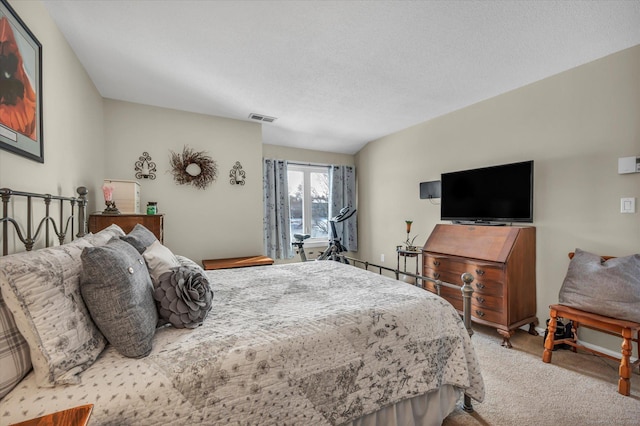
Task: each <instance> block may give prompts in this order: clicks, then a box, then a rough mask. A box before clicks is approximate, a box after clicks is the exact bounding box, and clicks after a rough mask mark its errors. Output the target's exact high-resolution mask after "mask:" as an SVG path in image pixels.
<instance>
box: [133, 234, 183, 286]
mask: <svg viewBox="0 0 640 426" xmlns="http://www.w3.org/2000/svg"><path fill="white" fill-rule="evenodd" d="M142 257H144V260H145V261H146V262H147V267H148V268H149V275H151V279H152V280H153V282H154V283H156V282H158V278H160V275H162V274H164V273H165V272H169V271H170V270H171V268H175V267H177V266H180V262H179V261H178V259H177V258H176V256H175V255H174V254H173V253H172V252H171V250H169V249H168V248H167V247H165V246H163V245H162V243H160V241H158V240H156V241H154V242H153V243H152V244H151V245H150V246H149V247H147V249H146V250H145V251H144V252H143V253H142Z"/></svg>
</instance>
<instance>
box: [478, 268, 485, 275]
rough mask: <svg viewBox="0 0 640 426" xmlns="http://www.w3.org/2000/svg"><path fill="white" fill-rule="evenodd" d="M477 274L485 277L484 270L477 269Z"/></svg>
mask: <svg viewBox="0 0 640 426" xmlns="http://www.w3.org/2000/svg"><path fill="white" fill-rule="evenodd" d="M476 274H478V275H484V271H483V270H482V269H476Z"/></svg>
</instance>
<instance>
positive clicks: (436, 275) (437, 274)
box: [433, 272, 440, 280]
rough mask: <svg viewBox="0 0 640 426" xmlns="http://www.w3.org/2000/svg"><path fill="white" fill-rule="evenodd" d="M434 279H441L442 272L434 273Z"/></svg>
mask: <svg viewBox="0 0 640 426" xmlns="http://www.w3.org/2000/svg"><path fill="white" fill-rule="evenodd" d="M433 278H434V279H436V280H438V279H440V272H434V273H433Z"/></svg>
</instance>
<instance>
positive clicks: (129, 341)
mask: <svg viewBox="0 0 640 426" xmlns="http://www.w3.org/2000/svg"><path fill="white" fill-rule="evenodd" d="M81 259H82V273H81V275H80V291H81V293H82V297H83V299H84V302H85V304H86V305H87V308H88V309H89V313H90V314H91V317H92V318H93V320H94V322H95V323H96V325H97V326H98V328H99V329H100V331H101V332H102V334H103V335H104V336H105V337H106V338H107V340H108V341H109V343H111V344H112V345H113V346H114V347H115V348H116V349H117V350H118V352H120V353H121V354H122V355H124V356H126V357H130V358H140V357H144V356H147V355H149V353H150V352H151V349H152V343H153V336H154V333H155V330H156V323H157V322H158V312H157V310H156V306H155V301H154V300H153V284H152V283H151V278H150V277H149V271H148V270H147V266H146V264H145V262H144V259H143V258H142V256H141V255H140V253H138V252H137V251H136V249H135V248H133V247H132V246H131V245H130V244H128V243H126V242H124V241H122V240H119V239H117V238H114V239H113V240H111V241H109V242H108V243H107V244H106V245H104V246H100V247H87V248H86V249H84V251H83V252H82V256H81Z"/></svg>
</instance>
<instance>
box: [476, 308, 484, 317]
mask: <svg viewBox="0 0 640 426" xmlns="http://www.w3.org/2000/svg"><path fill="white" fill-rule="evenodd" d="M476 315H477V316H479V317H483V316H484V312H482V311H479V310H477V309H476Z"/></svg>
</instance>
